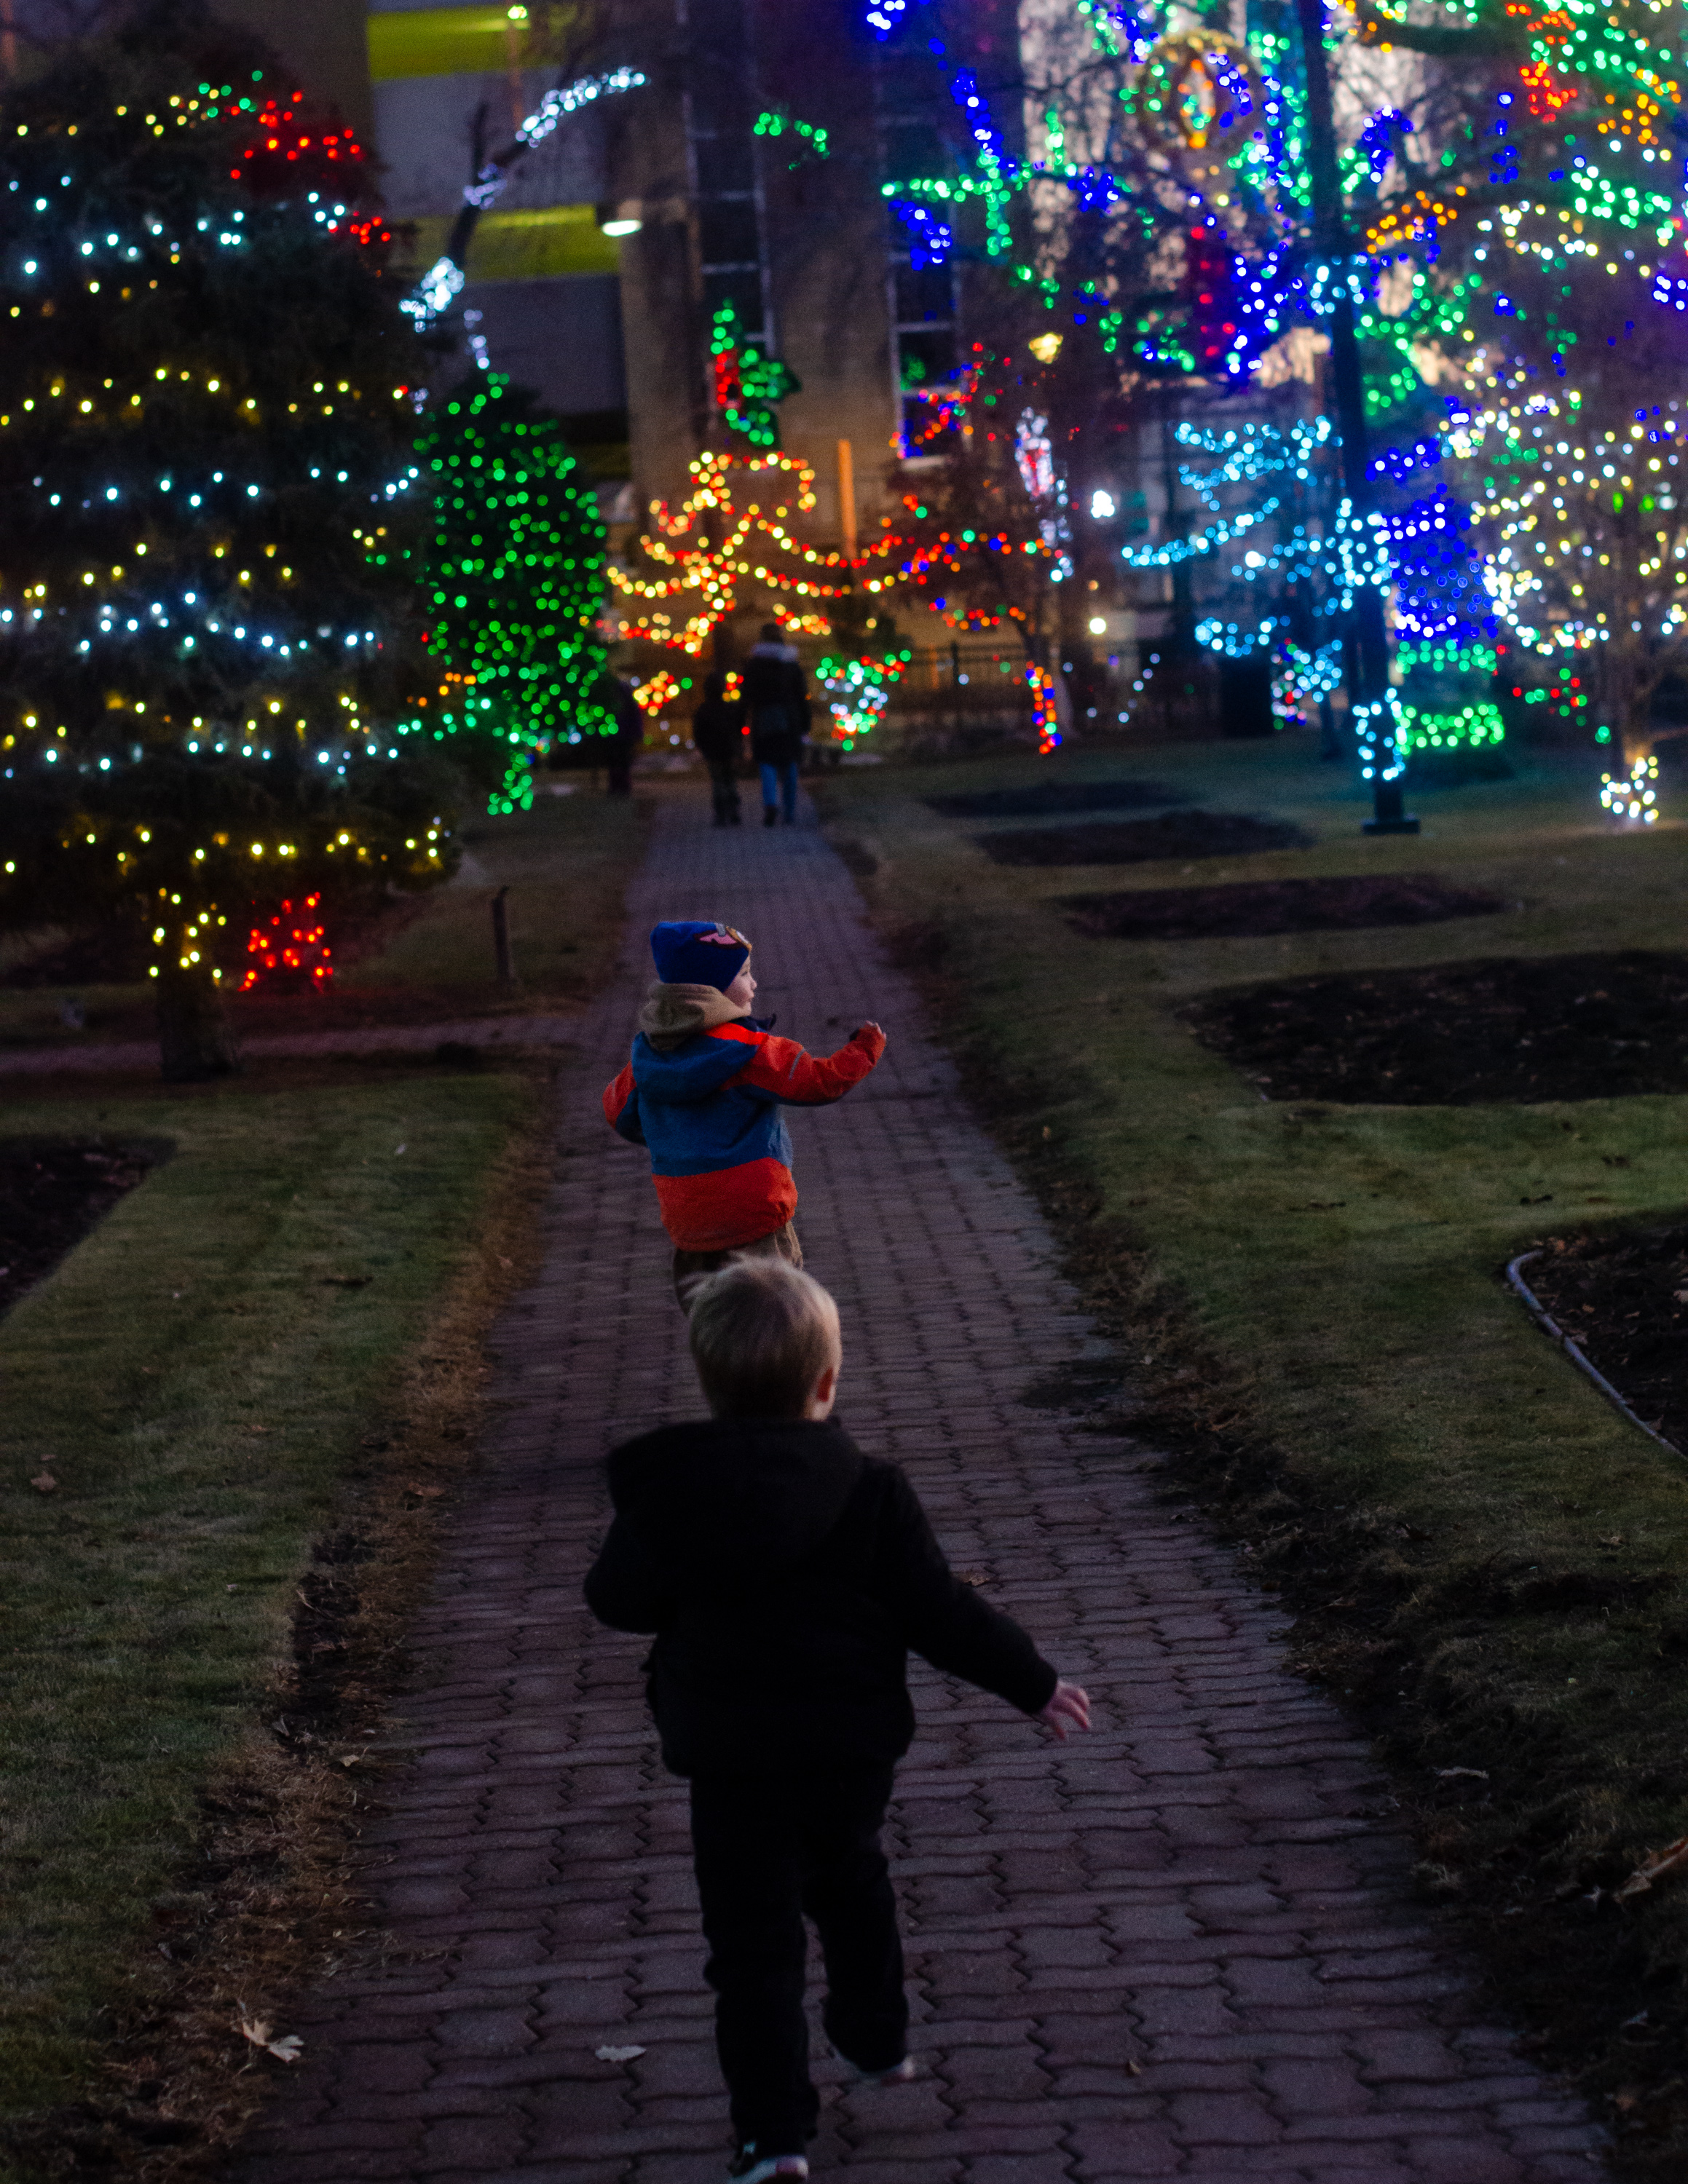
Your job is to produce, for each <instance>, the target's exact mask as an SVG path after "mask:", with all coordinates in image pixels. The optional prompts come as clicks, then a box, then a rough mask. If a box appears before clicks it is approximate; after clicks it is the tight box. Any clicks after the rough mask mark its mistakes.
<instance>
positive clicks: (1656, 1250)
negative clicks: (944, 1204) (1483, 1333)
mask: <svg viewBox="0 0 1688 2184" xmlns="http://www.w3.org/2000/svg"><path fill="white" fill-rule="evenodd" d="M1519 1272H1520V1273H1522V1274H1523V1279H1525V1281H1527V1282H1528V1283H1529V1286H1530V1288H1531V1289H1532V1290H1534V1293H1535V1295H1536V1296H1537V1297H1538V1298H1539V1299H1540V1301H1541V1303H1542V1304H1543V1305H1544V1306H1545V1307H1546V1309H1547V1311H1548V1312H1549V1313H1550V1314H1551V1317H1552V1318H1554V1319H1555V1320H1556V1321H1557V1323H1558V1324H1559V1326H1560V1328H1561V1329H1562V1331H1563V1332H1564V1333H1565V1334H1568V1335H1569V1336H1570V1337H1571V1339H1572V1340H1573V1342H1574V1343H1575V1344H1576V1346H1577V1347H1578V1348H1579V1350H1580V1351H1582V1352H1583V1353H1584V1355H1585V1357H1587V1358H1588V1361H1589V1362H1590V1364H1591V1365H1592V1366H1594V1368H1596V1371H1597V1372H1599V1373H1603V1374H1604V1375H1605V1377H1606V1378H1607V1379H1608V1380H1610V1381H1611V1383H1612V1385H1613V1387H1614V1388H1616V1389H1617V1390H1618V1394H1619V1395H1620V1396H1623V1398H1624V1401H1625V1402H1626V1403H1628V1405H1629V1407H1630V1409H1631V1410H1632V1411H1634V1412H1635V1415H1636V1417H1637V1418H1644V1419H1645V1420H1646V1423H1647V1424H1649V1425H1650V1426H1651V1427H1652V1429H1653V1431H1654V1432H1655V1433H1661V1434H1663V1435H1664V1437H1665V1439H1666V1440H1668V1441H1669V1442H1671V1443H1672V1444H1673V1445H1674V1446H1675V1447H1677V1448H1679V1449H1688V1373H1685V1372H1684V1370H1683V1367H1684V1362H1685V1360H1688V1227H1680V1228H1671V1229H1647V1230H1646V1231H1645V1232H1644V1233H1642V1234H1640V1235H1627V1236H1609V1235H1608V1236H1579V1237H1573V1238H1571V1239H1569V1240H1567V1239H1566V1238H1564V1237H1562V1236H1556V1237H1553V1238H1551V1239H1550V1240H1549V1241H1548V1243H1547V1244H1546V1245H1545V1247H1544V1249H1543V1250H1542V1251H1541V1253H1540V1256H1536V1257H1533V1258H1532V1259H1531V1260H1530V1262H1529V1265H1528V1266H1525V1267H1522V1268H1520V1269H1519Z"/></svg>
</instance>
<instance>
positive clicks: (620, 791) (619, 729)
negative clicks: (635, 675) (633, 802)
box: [604, 675, 645, 796]
mask: <svg viewBox="0 0 1688 2184" xmlns="http://www.w3.org/2000/svg"><path fill="white" fill-rule="evenodd" d="M609 683H610V687H609V689H608V691H607V693H606V702H607V703H608V705H609V708H610V710H611V711H612V713H613V714H614V716H615V730H614V733H612V734H610V735H607V736H606V737H605V738H604V762H605V764H606V766H607V767H608V769H609V776H610V794H611V795H612V796H631V795H632V794H633V761H634V759H635V758H637V757H638V755H639V754H640V751H641V750H642V749H644V748H645V716H644V714H643V713H641V712H640V710H639V700H638V699H636V698H635V697H634V694H633V685H632V684H631V683H630V682H623V681H622V679H621V677H620V676H618V675H612V676H611V677H610V678H609Z"/></svg>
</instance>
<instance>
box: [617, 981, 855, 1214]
mask: <svg viewBox="0 0 1688 2184" xmlns="http://www.w3.org/2000/svg"><path fill="white" fill-rule="evenodd" d="M884 1051H885V1034H884V1033H883V1032H882V1031H880V1030H877V1029H876V1028H873V1027H871V1026H869V1025H866V1024H864V1026H863V1027H862V1028H861V1029H860V1030H859V1031H858V1032H856V1033H855V1034H853V1035H852V1037H851V1038H850V1039H848V1040H847V1043H846V1044H845V1045H842V1046H841V1047H840V1048H839V1050H838V1051H837V1053H836V1054H830V1055H824V1056H821V1055H813V1054H806V1053H805V1052H804V1051H803V1050H802V1047H801V1046H799V1045H797V1043H796V1040H795V1039H775V1038H774V1036H773V1035H772V1034H771V1033H770V1032H769V1030H768V1029H767V1028H766V1027H765V1026H764V1025H763V1024H760V1023H758V1022H757V1021H756V1019H755V1018H754V1017H748V1016H744V1015H741V1014H740V1013H739V1012H738V1011H736V1010H735V1007H734V1006H733V1004H732V1003H731V1002H730V1001H729V1000H727V998H726V996H725V995H724V994H722V993H720V992H718V990H717V989H715V988H714V987H713V986H679V985H675V986H662V985H659V986H653V987H652V988H651V993H650V995H649V997H648V998H647V1000H646V1003H645V1006H644V1007H643V1008H642V1009H641V1010H640V1016H639V1035H638V1037H637V1038H636V1039H634V1042H633V1058H632V1060H631V1061H629V1063H628V1065H627V1067H626V1068H625V1069H623V1071H622V1073H621V1074H620V1076H618V1078H616V1079H615V1081H614V1083H613V1084H609V1085H607V1086H606V1088H605V1091H604V1114H605V1117H606V1120H607V1121H608V1123H610V1126H611V1128H612V1129H614V1130H616V1131H617V1132H618V1134H620V1135H621V1136H622V1137H623V1138H626V1139H629V1141H630V1142H631V1143H632V1144H634V1145H648V1146H649V1148H650V1151H651V1180H652V1181H653V1182H654V1183H655V1184H656V1186H657V1204H658V1206H660V1207H661V1209H662V1225H663V1226H664V1228H666V1229H667V1230H668V1234H669V1235H670V1236H671V1237H672V1238H673V1240H674V1246H675V1248H676V1250H678V1251H735V1250H737V1248H738V1247H739V1246H740V1245H744V1244H754V1243H756V1242H757V1240H759V1239H760V1238H762V1237H763V1236H770V1235H772V1234H773V1233H774V1230H775V1229H783V1228H784V1227H785V1223H787V1222H788V1221H789V1220H790V1219H791V1216H792V1215H793V1213H795V1212H796V1208H797V1186H796V1184H795V1183H794V1182H793V1181H792V1179H791V1138H790V1136H789V1135H788V1134H787V1132H786V1128H785V1117H783V1116H782V1115H781V1114H780V1107H781V1106H797V1107H825V1106H830V1105H831V1103H832V1102H833V1101H834V1100H841V1099H842V1098H843V1096H844V1095H845V1094H846V1093H847V1091H848V1090H849V1089H850V1087H851V1086H852V1084H859V1083H860V1082H861V1080H862V1078H864V1077H865V1076H866V1075H867V1073H868V1072H869V1070H870V1069H871V1068H872V1067H873V1066H874V1064H875V1062H876V1061H878V1060H879V1058H880V1055H881V1054H883V1053H884Z"/></svg>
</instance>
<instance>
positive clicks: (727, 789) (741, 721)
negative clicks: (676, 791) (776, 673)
mask: <svg viewBox="0 0 1688 2184" xmlns="http://www.w3.org/2000/svg"><path fill="white" fill-rule="evenodd" d="M745 712H746V708H745V702H744V699H742V698H729V696H728V695H727V677H725V676H724V675H712V676H710V677H709V678H708V679H707V682H705V683H704V685H703V699H702V703H701V705H699V706H698V709H697V710H696V712H695V713H694V714H693V715H692V716H691V740H692V742H693V744H695V745H696V749H697V750H698V751H699V753H700V754H701V756H702V760H703V763H704V764H705V765H706V766H707V767H708V769H709V791H710V795H711V797H712V799H713V802H714V806H715V824H716V825H717V826H718V827H736V826H737V825H738V824H739V823H740V820H741V816H742V814H741V811H740V809H739V784H738V777H737V772H736V768H737V766H738V762H739V758H740V755H741V753H742V752H743V749H744V747H745V727H746V719H745Z"/></svg>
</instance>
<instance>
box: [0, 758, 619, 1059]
mask: <svg viewBox="0 0 1688 2184" xmlns="http://www.w3.org/2000/svg"><path fill="white" fill-rule="evenodd" d="M561 785H563V786H569V787H570V788H571V793H570V794H567V795H566V796H558V795H552V794H551V793H550V790H549V787H548V786H542V787H541V789H540V793H539V795H538V796H537V797H536V798H535V799H534V808H533V810H532V811H525V812H515V813H512V814H511V816H509V817H507V818H489V817H486V816H472V817H470V818H469V819H467V821H466V822H465V824H464V827H463V829H462V840H463V844H464V856H463V862H462V866H461V868H460V870H459V872H458V873H457V875H456V878H455V879H453V880H452V881H450V883H448V884H447V885H446V886H444V887H442V888H438V889H434V891H433V893H432V894H425V895H421V896H417V897H415V898H413V899H411V900H407V901H404V902H400V903H398V904H396V905H394V907H393V908H392V909H391V910H389V911H387V912H386V913H385V914H384V915H383V917H380V918H379V919H377V922H375V923H374V924H373V925H372V927H370V928H367V929H366V931H365V932H363V933H357V934H354V935H353V936H351V939H350V944H349V946H348V947H346V948H345V949H344V961H343V962H342V967H341V971H340V973H339V975H338V977H337V978H335V980H334V982H333V986H332V987H331V988H330V989H328V990H327V992H326V993H322V994H303V995H297V996H284V995H269V994H266V993H264V992H261V991H260V992H257V993H254V994H252V995H232V997H231V1000H230V1011H231V1014H232V1017H233V1019H234V1021H235V1022H236V1024H237V1026H238V1028H239V1029H240V1030H241V1031H243V1032H245V1033H249V1034H255V1033H263V1032H266V1031H288V1032H293V1031H305V1030H311V1029H315V1028H325V1029H326V1028H338V1027H340V1026H344V1025H356V1024H365V1023H391V1022H417V1021H420V1022H428V1021H432V1020H433V1019H436V1018H439V1019H444V1020H449V1019H451V1018H454V1017H474V1016H491V1015H499V1014H503V1013H506V1012H508V1011H523V1010H535V1009H545V1010H550V1009H556V1008H557V1007H559V1006H567V1004H568V1003H570V1002H571V1001H575V1000H579V999H580V998H581V997H582V996H583V995H584V993H585V992H586V991H587V990H588V989H589V988H590V983H591V981H592V979H593V978H595V975H596V973H597V971H598V969H599V967H600V966H601V962H602V960H603V957H604V955H605V952H606V950H607V949H608V948H609V947H610V946H611V945H612V941H613V938H614V936H615V934H616V933H618V931H619V928H620V918H621V888H622V880H623V875H624V873H625V871H626V868H627V865H628V861H629V858H630V857H631V856H632V855H634V852H635V851H636V850H637V847H638V844H639V838H640V816H641V815H640V800H639V799H629V798H621V797H617V798H612V797H606V796H605V795H602V794H597V793H595V792H594V790H593V789H592V788H590V786H589V785H588V784H587V783H584V781H579V782H577V783H573V784H567V783H565V784H561ZM500 887H507V888H508V889H509V890H510V894H509V898H508V901H507V905H506V909H507V912H508V917H509V922H510V936H511V955H512V956H513V959H514V963H515V969H516V974H517V983H516V985H515V986H514V987H509V988H500V986H499V985H498V983H496V980H495V965H494V957H493V943H492V922H491V911H490V905H491V900H492V897H493V895H494V894H495V892H496V891H497V889H499V888H500ZM329 938H330V944H331V945H332V944H334V934H333V931H332V930H331V932H330V936H329ZM237 963H238V945H237V946H236V947H235V948H234V949H233V950H231V952H230V955H229V957H228V962H227V965H226V969H225V976H226V982H227V983H229V984H231V985H233V984H234V983H238V975H239V973H238V968H235V967H234V966H236V965H237ZM69 1001H76V1002H80V1003H81V1006H82V1008H83V1011H84V1015H85V1019H86V1027H85V1028H83V1029H81V1030H71V1029H70V1028H67V1027H66V1026H65V1024H64V1022H62V1020H61V1016H60V1011H61V1008H62V1007H63V1006H64V1004H65V1003H66V1002H69ZM152 1028H153V997H152V993H151V991H150V989H149V987H148V984H147V983H146V982H144V981H142V982H140V983H136V984H131V985H87V984H79V985H66V986H39V987H29V988H24V989H9V990H8V989H7V988H6V987H4V986H3V985H0V1046H38V1045H63V1046H64V1047H66V1048H69V1049H74V1048H75V1046H76V1045H78V1044H79V1043H81V1042H83V1041H86V1040H92V1039H145V1038H148V1037H149V1036H150V1035H151V1033H152Z"/></svg>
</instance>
